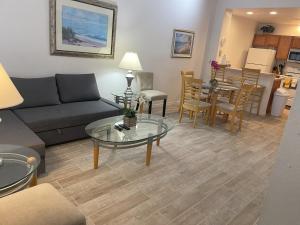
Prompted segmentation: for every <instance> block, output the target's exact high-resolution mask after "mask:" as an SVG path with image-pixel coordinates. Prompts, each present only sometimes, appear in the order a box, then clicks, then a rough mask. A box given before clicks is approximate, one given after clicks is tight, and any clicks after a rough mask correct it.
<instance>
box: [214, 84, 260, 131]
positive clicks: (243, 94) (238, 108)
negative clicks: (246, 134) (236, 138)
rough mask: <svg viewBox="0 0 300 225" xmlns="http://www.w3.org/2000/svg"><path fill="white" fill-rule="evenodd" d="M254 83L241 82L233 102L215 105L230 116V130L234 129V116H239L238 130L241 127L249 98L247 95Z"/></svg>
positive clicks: (249, 93) (252, 88) (218, 109)
mask: <svg viewBox="0 0 300 225" xmlns="http://www.w3.org/2000/svg"><path fill="white" fill-rule="evenodd" d="M254 88H255V85H251V84H243V85H242V87H241V89H240V90H239V91H238V94H237V97H236V99H235V102H234V103H233V104H231V103H226V102H222V103H218V104H217V105H216V110H217V111H219V112H223V113H224V114H226V115H229V116H231V121H230V131H231V132H233V131H234V123H235V118H236V117H238V118H239V120H240V121H239V130H241V128H242V122H243V115H244V111H245V108H246V107H247V103H248V100H249V97H250V95H251V93H252V91H253V90H254Z"/></svg>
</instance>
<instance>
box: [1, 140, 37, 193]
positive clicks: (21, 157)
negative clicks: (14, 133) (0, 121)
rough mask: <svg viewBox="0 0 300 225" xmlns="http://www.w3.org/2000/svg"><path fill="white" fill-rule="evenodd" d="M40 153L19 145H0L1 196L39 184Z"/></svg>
mask: <svg viewBox="0 0 300 225" xmlns="http://www.w3.org/2000/svg"><path fill="white" fill-rule="evenodd" d="M40 162H41V158H40V155H39V154H38V153H37V152H36V151H35V150H33V149H31V148H27V147H23V146H18V145H0V197H4V196H7V195H10V194H12V193H15V192H17V191H20V190H22V189H24V188H26V187H27V186H35V185H36V184H37V168H38V166H39V164H40Z"/></svg>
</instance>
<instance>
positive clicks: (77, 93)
mask: <svg viewBox="0 0 300 225" xmlns="http://www.w3.org/2000/svg"><path fill="white" fill-rule="evenodd" d="M55 77H56V83H57V88H58V92H59V96H60V100H61V102H63V103H70V102H83V101H97V100H99V99H100V94H99V90H98V86H97V82H96V78H95V74H93V73H92V74H56V75H55Z"/></svg>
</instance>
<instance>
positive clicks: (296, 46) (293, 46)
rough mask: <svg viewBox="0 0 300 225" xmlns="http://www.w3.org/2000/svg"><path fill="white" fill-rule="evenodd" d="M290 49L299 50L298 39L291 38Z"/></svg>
mask: <svg viewBox="0 0 300 225" xmlns="http://www.w3.org/2000/svg"><path fill="white" fill-rule="evenodd" d="M291 48H295V49H300V37H293V41H292V46H291Z"/></svg>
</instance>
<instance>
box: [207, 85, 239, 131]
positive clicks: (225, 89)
mask: <svg viewBox="0 0 300 225" xmlns="http://www.w3.org/2000/svg"><path fill="white" fill-rule="evenodd" d="M202 89H203V90H209V94H208V95H209V99H210V103H211V110H210V116H209V118H210V119H209V125H210V126H211V127H214V126H215V124H216V114H217V104H218V96H219V94H220V93H226V95H227V96H229V103H233V97H234V94H235V92H237V91H238V90H239V89H240V88H239V87H237V86H234V85H232V84H230V83H225V82H219V83H218V85H217V86H216V87H215V88H214V89H212V88H211V85H210V84H209V83H203V85H202Z"/></svg>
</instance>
